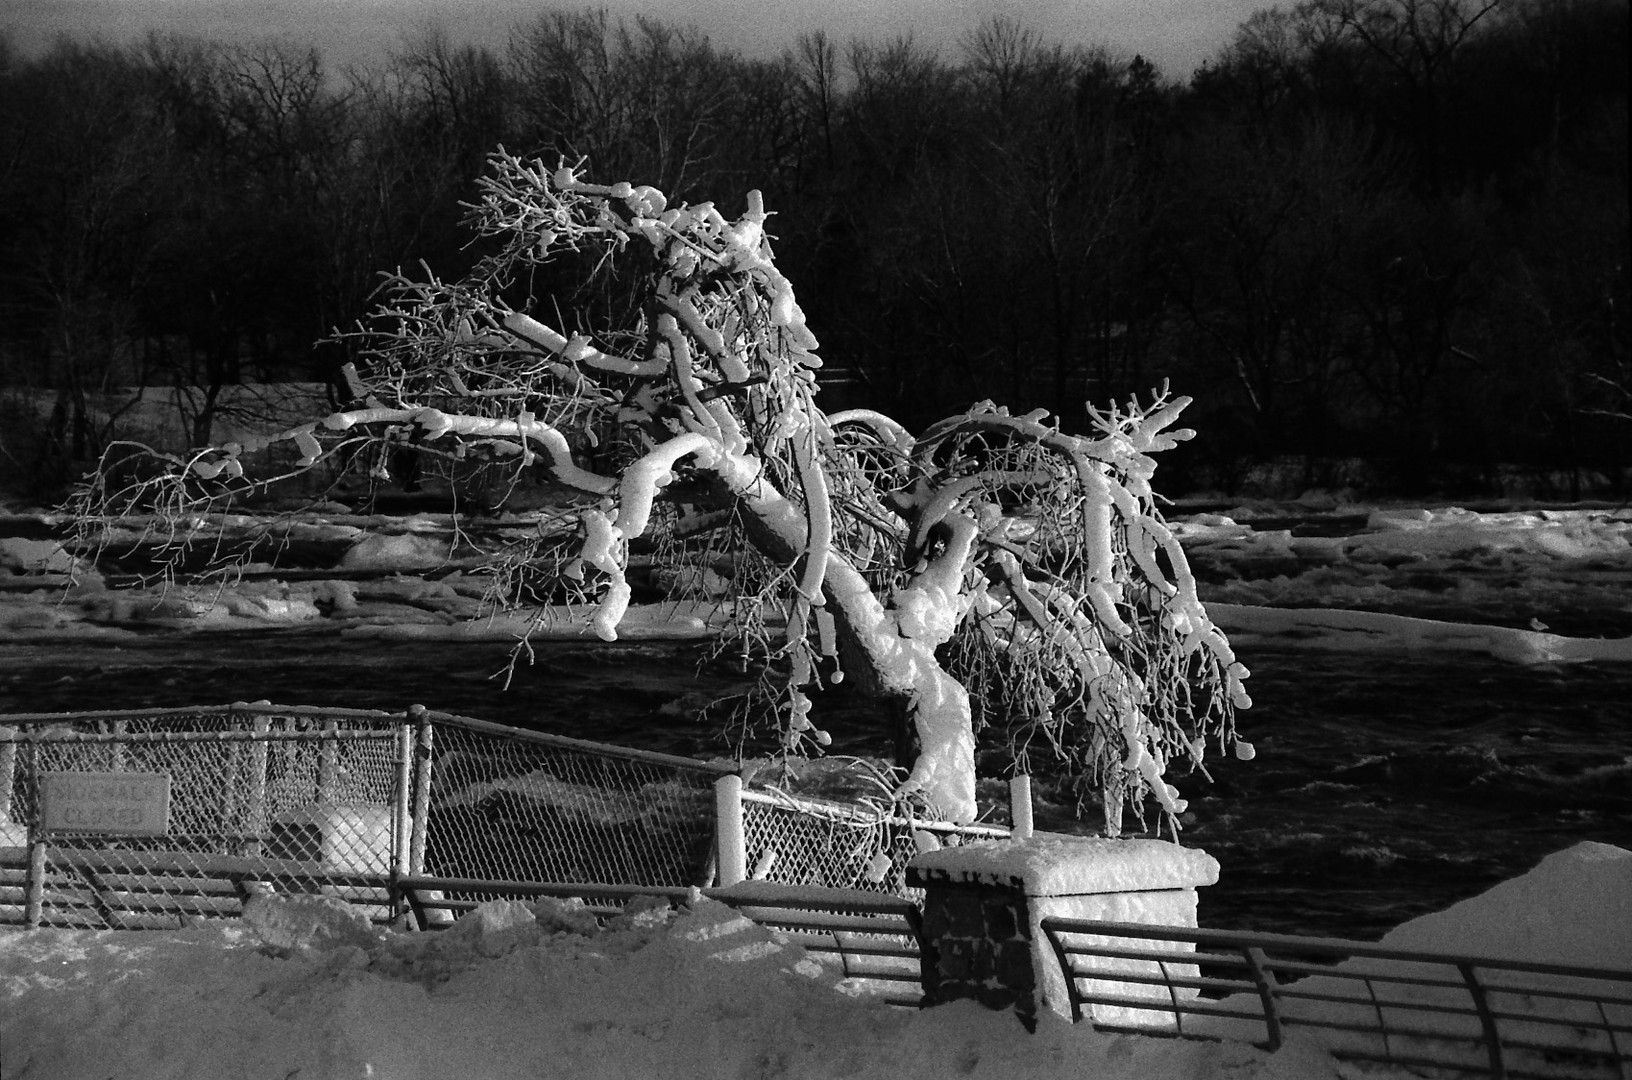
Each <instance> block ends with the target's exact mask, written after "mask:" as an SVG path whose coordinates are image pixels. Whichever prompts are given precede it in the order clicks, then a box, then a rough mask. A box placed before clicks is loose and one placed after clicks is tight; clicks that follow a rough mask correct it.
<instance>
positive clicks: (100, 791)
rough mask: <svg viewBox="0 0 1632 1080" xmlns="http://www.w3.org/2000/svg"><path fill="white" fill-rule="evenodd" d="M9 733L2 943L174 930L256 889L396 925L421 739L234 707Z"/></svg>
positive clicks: (93, 717) (368, 726)
mask: <svg viewBox="0 0 1632 1080" xmlns="http://www.w3.org/2000/svg"><path fill="white" fill-rule="evenodd" d="M8 719H10V720H11V721H12V723H11V724H8V725H7V726H5V727H0V925H6V924H9V925H22V926H30V927H35V926H53V927H80V928H96V929H147V928H162V927H175V926H184V925H187V924H189V923H190V922H191V921H193V920H195V919H199V918H209V917H219V916H234V915H237V914H239V913H240V912H241V911H242V906H243V902H244V901H245V900H246V899H248V898H249V897H250V896H252V895H254V894H255V893H256V892H257V891H261V890H267V889H274V890H276V891H279V892H285V893H318V894H326V895H331V896H337V897H339V898H341V899H344V900H347V901H349V902H352V903H355V904H359V905H362V906H363V907H364V908H365V909H367V911H368V913H369V914H370V915H371V916H372V917H374V918H376V919H379V920H381V921H383V920H386V919H389V918H390V917H392V915H393V914H394V912H393V910H392V900H391V894H390V890H389V885H390V879H391V876H392V873H393V871H394V870H398V869H399V868H405V866H404V859H405V856H406V853H407V849H408V844H409V839H410V818H409V814H408V783H407V778H408V771H407V765H408V762H409V761H410V760H411V747H412V743H413V740H414V738H415V734H414V729H413V727H412V725H410V724H408V723H406V722H405V721H403V720H402V719H401V718H393V717H391V716H389V715H388V714H381V713H363V712H354V711H348V710H335V709H300V708H278V709H275V710H273V709H262V708H256V707H253V706H244V707H237V706H234V707H229V708H226V709H221V708H213V709H207V710H206V709H195V710H163V711H160V710H153V711H148V712H144V713H101V714H80V715H76V716H72V717H53V718H49V719H48V718H43V717H42V718H33V717H17V718H8ZM34 719H39V720H40V721H42V722H38V723H22V724H17V723H16V722H17V721H20V720H22V721H26V720H34Z"/></svg>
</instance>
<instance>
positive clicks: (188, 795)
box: [0, 704, 1006, 929]
mask: <svg viewBox="0 0 1632 1080" xmlns="http://www.w3.org/2000/svg"><path fill="white" fill-rule="evenodd" d="M727 780H729V783H726V781H727ZM722 792H727V793H728V794H724V795H722ZM722 815H723V816H724V817H725V818H729V819H731V827H730V832H731V834H732V835H733V836H734V837H737V838H739V839H740V841H741V843H740V846H739V845H737V844H736V842H735V841H734V843H733V848H732V850H733V855H732V861H731V866H729V867H726V866H721V865H720V850H719V848H720V845H719V843H718V842H717V840H716V837H717V836H718V835H719V833H720V829H721V821H722ZM1004 835H1006V833H1005V831H1004V830H1001V829H991V828H983V827H981V826H964V827H958V826H950V825H943V824H937V823H926V822H913V821H906V820H901V819H895V818H890V817H887V816H883V815H880V814H877V813H873V812H870V811H868V810H866V809H863V808H856V807H847V806H843V805H838V804H833V803H825V802H818V801H813V800H807V799H796V798H792V797H789V796H785V795H782V794H781V793H778V792H766V791H748V792H743V791H741V790H740V783H739V781H738V775H737V770H736V769H735V768H734V767H731V766H728V765H718V764H710V763H706V762H701V761H694V760H691V759H688V758H680V757H674V756H671V755H665V754H655V753H648V752H645V751H640V750H632V749H626V748H622V747H613V746H606V745H604V744H599V743H591V742H585V741H582V740H577V739H569V738H563V737H560V736H555V735H548V734H544V733H540V732H532V731H525V730H520V729H517V728H511V727H505V726H502V725H498V724H489V723H485V722H483V721H480V720H473V719H470V718H468V717H459V716H450V715H447V714H443V713H432V712H430V711H428V710H425V709H423V708H420V707H418V706H415V707H414V708H412V709H409V710H408V711H407V712H406V713H403V714H390V713H380V712H365V711H360V710H345V709H327V708H304V707H290V706H274V705H266V704H257V705H244V704H235V705H230V706H214V707H200V708H193V709H169V710H150V711H144V712H104V713H79V714H63V715H32V716H9V717H0V925H5V924H11V925H26V926H74V927H106V928H117V929H127V928H141V927H165V926H176V925H185V924H187V923H188V922H189V921H191V920H193V919H198V918H210V917H221V916H232V915H236V914H238V913H240V912H241V911H242V907H243V904H244V903H245V902H246V901H247V900H248V899H249V898H250V897H252V896H253V895H255V894H256V893H257V892H263V891H269V890H270V891H278V892H304V893H320V894H326V895H331V896H337V897H340V898H342V899H345V900H347V901H348V902H351V903H353V904H357V905H361V906H362V907H364V908H365V909H366V910H367V912H368V914H369V915H370V916H371V917H373V918H375V919H376V920H378V921H386V920H389V919H392V918H396V917H398V916H401V915H403V914H404V913H405V912H406V911H407V910H408V909H409V908H410V907H414V908H415V909H416V910H418V909H419V908H423V907H424V906H425V905H424V904H422V903H418V902H419V901H424V900H428V899H432V900H449V899H459V900H461V901H476V900H481V899H485V898H486V897H487V895H489V893H492V894H493V895H499V892H498V891H497V890H493V889H487V890H484V889H483V888H482V887H481V883H482V882H489V883H493V882H511V883H515V882H556V883H577V884H607V885H626V886H648V887H684V886H704V885H708V884H711V883H713V882H716V881H721V882H723V883H727V884H729V883H730V882H731V881H735V880H739V879H740V878H742V877H752V878H758V879H762V880H767V881H773V882H784V883H789V884H798V885H818V886H830V887H837V888H857V889H868V890H872V891H876V892H883V893H896V894H898V895H903V896H909V895H911V894H912V890H910V889H908V888H907V886H906V884H905V880H904V876H905V868H906V864H907V862H908V860H910V859H911V858H912V856H913V855H914V854H915V853H916V852H918V851H920V850H923V849H924V848H926V847H930V846H944V845H947V844H954V843H961V842H964V841H966V840H968V839H972V838H998V837H1002V836H1004ZM744 849H745V850H744ZM409 877H411V878H413V879H414V880H415V881H416V882H420V883H423V882H425V881H427V880H430V879H435V880H437V881H440V882H444V883H445V886H444V887H443V888H441V889H439V890H437V891H438V892H440V894H441V895H439V896H435V897H432V896H429V895H425V896H421V895H418V894H416V895H413V896H410V895H407V893H406V891H405V890H404V889H402V888H400V887H399V886H398V882H399V881H400V880H403V879H405V878H409ZM424 887H425V886H424V885H423V884H420V885H416V888H424Z"/></svg>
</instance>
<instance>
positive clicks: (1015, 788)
mask: <svg viewBox="0 0 1632 1080" xmlns="http://www.w3.org/2000/svg"><path fill="white" fill-rule="evenodd" d="M1009 821H1010V822H1011V825H1010V828H1009V837H1010V838H1011V839H1013V840H1017V841H1018V840H1030V839H1031V777H1030V776H1027V775H1026V774H1024V773H1022V774H1020V775H1019V776H1014V777H1010V778H1009Z"/></svg>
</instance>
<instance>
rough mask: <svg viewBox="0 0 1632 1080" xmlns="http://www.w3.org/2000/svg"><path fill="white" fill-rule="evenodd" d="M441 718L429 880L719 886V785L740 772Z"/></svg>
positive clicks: (434, 740) (430, 815) (432, 751)
mask: <svg viewBox="0 0 1632 1080" xmlns="http://www.w3.org/2000/svg"><path fill="white" fill-rule="evenodd" d="M432 717H434V732H433V733H432V734H431V737H430V739H429V744H428V746H427V747H426V749H427V750H428V751H429V757H428V759H427V760H428V763H429V765H430V768H429V771H428V776H429V780H430V794H429V800H428V804H427V814H426V822H427V827H426V835H425V849H424V858H423V861H422V866H423V869H422V870H421V871H420V872H422V873H424V874H426V875H429V876H433V877H443V878H458V879H487V880H513V881H534V882H570V883H603V884H618V885H662V886H687V885H706V884H708V883H709V879H710V878H711V877H712V876H713V841H714V782H715V780H716V779H718V778H719V777H721V776H724V775H727V774H730V773H734V772H735V771H736V770H735V769H733V768H731V767H729V766H724V765H713V764H709V763H707V762H702V761H693V760H691V759H689V758H681V757H674V756H671V755H667V754H655V753H648V752H644V751H640V750H632V749H626V748H622V747H613V746H606V745H603V744H599V743H589V742H582V741H579V740H575V739H567V738H562V737H560V736H554V735H546V734H542V733H539V732H530V731H521V730H517V729H515V728H508V727H502V726H500V725H496V724H487V723H484V722H482V721H479V720H471V719H468V718H463V717H447V716H438V715H435V714H428V718H432ZM422 753H424V751H422ZM417 865H419V861H418V860H416V866H417Z"/></svg>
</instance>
